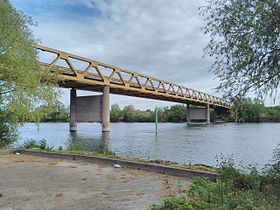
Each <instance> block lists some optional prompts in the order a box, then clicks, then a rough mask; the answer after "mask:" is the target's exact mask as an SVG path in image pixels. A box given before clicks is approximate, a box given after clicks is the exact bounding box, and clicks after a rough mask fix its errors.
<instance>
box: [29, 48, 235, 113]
mask: <svg viewBox="0 0 280 210" xmlns="http://www.w3.org/2000/svg"><path fill="white" fill-rule="evenodd" d="M33 47H34V49H35V50H39V51H42V52H45V53H48V54H49V55H52V56H49V57H52V58H51V60H50V61H44V62H43V61H39V64H40V65H41V67H42V68H47V69H55V70H58V71H60V72H61V74H63V75H65V76H68V77H76V78H80V79H84V80H90V81H94V83H95V84H96V85H103V86H104V85H109V86H110V85H113V86H114V87H116V86H118V87H121V88H123V89H126V90H136V91H139V92H144V93H147V91H148V92H151V93H153V94H161V96H172V97H178V98H179V99H180V98H181V99H182V98H184V99H188V100H190V101H194V102H197V103H201V104H210V105H214V106H219V107H224V108H230V106H231V105H230V103H229V102H228V101H227V100H225V99H222V98H218V97H216V96H213V95H209V94H207V93H204V92H201V91H198V90H194V89H191V88H187V87H184V86H180V85H177V84H174V83H171V82H167V81H164V80H160V79H157V78H154V77H151V76H147V75H144V74H140V73H137V72H134V71H129V70H126V69H123V68H119V67H116V66H112V65H108V64H105V63H102V62H99V61H95V60H91V59H87V58H84V57H80V56H77V55H73V54H70V53H66V52H63V51H59V50H55V49H51V48H48V47H44V46H41V45H34V46H33ZM39 60H43V58H41V57H39Z"/></svg>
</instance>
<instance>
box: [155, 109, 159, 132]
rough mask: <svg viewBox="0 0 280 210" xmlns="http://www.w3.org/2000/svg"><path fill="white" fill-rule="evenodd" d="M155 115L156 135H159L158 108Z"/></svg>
mask: <svg viewBox="0 0 280 210" xmlns="http://www.w3.org/2000/svg"><path fill="white" fill-rule="evenodd" d="M155 114H156V134H157V133H158V108H157V107H156V109H155Z"/></svg>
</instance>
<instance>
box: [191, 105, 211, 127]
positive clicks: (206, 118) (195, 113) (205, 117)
mask: <svg viewBox="0 0 280 210" xmlns="http://www.w3.org/2000/svg"><path fill="white" fill-rule="evenodd" d="M191 123H204V124H210V107H209V104H207V105H205V107H191V106H190V104H187V124H191Z"/></svg>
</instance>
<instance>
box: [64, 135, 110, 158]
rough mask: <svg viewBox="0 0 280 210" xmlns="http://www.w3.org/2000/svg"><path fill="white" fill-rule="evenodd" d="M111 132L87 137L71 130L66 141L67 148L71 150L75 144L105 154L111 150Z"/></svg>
mask: <svg viewBox="0 0 280 210" xmlns="http://www.w3.org/2000/svg"><path fill="white" fill-rule="evenodd" d="M109 140H110V133H109V132H103V133H102V134H100V135H99V136H94V137H86V136H84V135H82V134H79V133H77V132H70V134H69V138H68V140H67V143H66V149H68V150H71V147H75V145H76V146H77V147H79V148H77V149H81V150H85V151H97V152H101V153H103V154H106V153H108V152H110V150H109V147H108V145H109Z"/></svg>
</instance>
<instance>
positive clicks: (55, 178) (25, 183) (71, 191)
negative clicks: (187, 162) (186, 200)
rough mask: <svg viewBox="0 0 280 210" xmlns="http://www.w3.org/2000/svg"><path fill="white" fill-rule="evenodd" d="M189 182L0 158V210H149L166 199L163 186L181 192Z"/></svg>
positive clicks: (104, 168) (75, 164)
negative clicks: (151, 206) (153, 204)
mask: <svg viewBox="0 0 280 210" xmlns="http://www.w3.org/2000/svg"><path fill="white" fill-rule="evenodd" d="M167 181H168V183H169V184H167ZM190 183H191V181H190V180H189V179H184V178H177V177H171V176H164V175H160V174H156V173H149V172H145V171H138V170H132V169H127V168H114V167H112V166H108V165H101V164H93V163H86V162H78V161H67V160H60V159H51V158H42V157H36V156H30V155H22V154H20V155H13V154H5V155H0V209H1V210H2V209H3V210H20V209H21V210H23V209H24V210H25V209H26V210H33V209H34V210H38V209H48V210H55V209H63V210H64V209H65V210H66V209H67V210H68V209H75V210H79V209H99V210H101V209H102V210H105V209H120V210H126V209H133V210H134V209H149V206H150V205H151V204H152V203H158V202H160V201H161V200H162V199H163V198H164V197H165V196H167V195H168V193H169V192H170V191H169V190H166V186H167V185H168V186H171V189H172V190H171V191H178V190H179V189H180V191H184V190H186V189H187V188H188V186H189V185H190ZM179 185H181V187H178V186H179Z"/></svg>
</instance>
